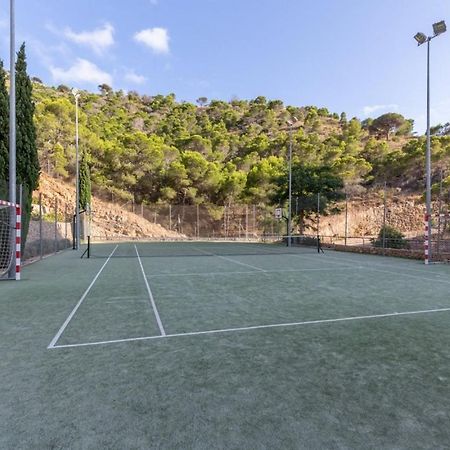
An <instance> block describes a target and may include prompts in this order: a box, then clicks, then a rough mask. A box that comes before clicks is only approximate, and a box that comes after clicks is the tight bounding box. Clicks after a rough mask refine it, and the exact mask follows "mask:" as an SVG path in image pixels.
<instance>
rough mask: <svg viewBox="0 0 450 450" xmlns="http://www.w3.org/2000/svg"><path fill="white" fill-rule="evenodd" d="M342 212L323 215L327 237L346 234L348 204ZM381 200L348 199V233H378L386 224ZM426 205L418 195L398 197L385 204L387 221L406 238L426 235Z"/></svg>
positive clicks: (323, 233)
mask: <svg viewBox="0 0 450 450" xmlns="http://www.w3.org/2000/svg"><path fill="white" fill-rule="evenodd" d="M339 210H340V213H339V214H336V215H328V216H322V217H321V219H320V221H321V223H320V233H321V234H322V235H326V236H344V235H345V203H340V204H339ZM383 217H384V205H383V200H382V199H380V200H379V199H377V198H374V199H373V198H372V199H368V198H366V199H363V198H357V199H354V200H352V201H349V202H348V236H376V235H378V233H379V231H380V228H381V227H382V226H383ZM423 218H424V204H423V201H422V200H421V199H420V197H419V196H406V195H405V196H396V197H395V198H391V199H389V200H388V201H387V203H386V224H387V225H390V226H392V227H394V228H396V229H398V230H399V231H401V232H402V233H403V234H404V235H405V236H407V237H413V236H417V235H422V234H423V227H424V225H423Z"/></svg>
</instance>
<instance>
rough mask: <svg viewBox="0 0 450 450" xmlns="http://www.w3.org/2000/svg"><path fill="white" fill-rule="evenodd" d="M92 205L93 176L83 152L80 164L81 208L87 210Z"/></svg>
mask: <svg viewBox="0 0 450 450" xmlns="http://www.w3.org/2000/svg"><path fill="white" fill-rule="evenodd" d="M90 204H91V175H90V171H89V164H88V161H87V156H86V152H83V156H82V157H81V163H80V208H81V209H82V210H83V209H87V208H88V206H89V205H90Z"/></svg>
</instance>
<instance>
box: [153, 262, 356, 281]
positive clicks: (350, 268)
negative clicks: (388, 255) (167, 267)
mask: <svg viewBox="0 0 450 450" xmlns="http://www.w3.org/2000/svg"><path fill="white" fill-rule="evenodd" d="M359 268H360V267H356V266H350V265H349V266H348V267H321V268H311V269H279V270H264V271H262V270H261V271H258V272H255V271H254V270H248V271H245V270H244V271H237V272H236V271H233V272H196V273H194V272H191V273H157V274H154V275H148V278H157V277H209V276H216V275H252V274H253V275H255V274H259V273H298V272H327V271H328V272H329V271H335V270H344V271H345V270H354V269H359Z"/></svg>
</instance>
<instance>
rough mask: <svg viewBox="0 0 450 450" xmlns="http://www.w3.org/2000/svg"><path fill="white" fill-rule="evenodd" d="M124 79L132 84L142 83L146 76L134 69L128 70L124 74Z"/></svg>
mask: <svg viewBox="0 0 450 450" xmlns="http://www.w3.org/2000/svg"><path fill="white" fill-rule="evenodd" d="M124 78H125V80H126V81H129V82H130V83H133V84H144V83H145V82H146V81H147V78H146V77H144V75H139V74H137V73H136V72H135V71H134V70H130V71H129V72H127V73H126V74H125V77H124Z"/></svg>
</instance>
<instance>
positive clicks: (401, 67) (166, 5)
mask: <svg viewBox="0 0 450 450" xmlns="http://www.w3.org/2000/svg"><path fill="white" fill-rule="evenodd" d="M16 14H17V18H16V19H17V42H18V44H19V43H20V42H21V41H26V43H27V49H28V50H27V52H28V62H29V69H30V73H31V74H32V75H34V76H38V77H40V78H41V79H42V80H43V81H44V82H45V83H48V84H51V85H57V84H60V83H64V84H67V85H69V86H77V87H81V88H85V89H89V90H93V91H96V88H97V85H98V84H100V83H101V82H106V83H110V84H112V86H113V87H114V88H115V89H124V90H137V91H139V92H141V93H145V94H149V95H154V94H157V93H162V94H167V93H170V92H174V93H175V94H176V96H177V99H178V100H187V101H195V99H197V98H198V97H200V96H206V97H208V98H209V99H212V98H216V99H223V100H230V99H231V98H233V97H238V98H245V99H249V98H254V97H256V96H258V95H264V96H266V97H268V98H270V99H275V98H277V99H278V98H279V99H282V100H283V101H284V102H285V103H286V104H292V105H297V106H302V105H317V106H325V107H327V108H329V109H330V110H331V111H333V112H338V113H340V112H341V111H345V112H346V113H347V115H348V116H349V117H352V116H357V117H359V118H361V119H364V118H365V117H367V116H372V117H377V116H378V115H380V114H382V113H383V112H386V111H396V112H399V113H401V114H403V115H405V116H406V117H410V118H413V119H414V120H415V122H416V130H417V131H418V132H423V131H424V128H425V105H426V103H425V102H426V96H425V94H426V93H425V87H426V70H425V68H426V66H425V63H426V49H425V46H424V47H420V48H417V46H416V45H415V41H414V40H413V35H414V34H415V33H416V32H417V31H423V32H425V33H428V34H430V33H431V31H432V27H431V25H432V24H433V23H434V22H436V21H439V20H441V19H445V20H447V22H448V24H449V26H450V2H449V1H448V0H427V1H424V0H377V1H373V0H372V1H369V0H359V1H357V0H339V1H338V0H315V1H310V0H309V1H307V0H127V1H122V0H95V1H94V0H77V1H68V0H16ZM8 15H9V0H0V32H1V33H2V35H3V36H4V39H2V43H1V44H0V57H1V58H2V59H3V60H4V61H5V62H6V63H8V45H9V44H8V39H7V37H8ZM431 50H432V123H439V122H448V121H450V82H449V81H450V32H449V33H447V34H445V35H443V36H440V37H439V38H437V39H435V40H434V41H433V42H432V49H431Z"/></svg>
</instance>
